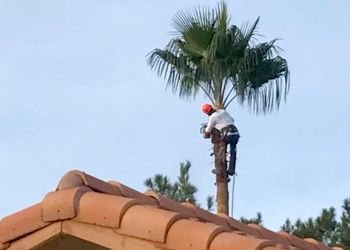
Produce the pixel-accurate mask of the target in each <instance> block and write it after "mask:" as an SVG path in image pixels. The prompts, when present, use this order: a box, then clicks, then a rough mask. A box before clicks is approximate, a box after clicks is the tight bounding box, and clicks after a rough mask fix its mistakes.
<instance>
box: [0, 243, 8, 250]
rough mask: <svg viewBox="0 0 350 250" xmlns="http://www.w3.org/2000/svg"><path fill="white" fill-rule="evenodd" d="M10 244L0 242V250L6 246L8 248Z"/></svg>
mask: <svg viewBox="0 0 350 250" xmlns="http://www.w3.org/2000/svg"><path fill="white" fill-rule="evenodd" d="M9 246H10V244H9V243H1V242H0V250H5V249H6V248H8V247H9Z"/></svg>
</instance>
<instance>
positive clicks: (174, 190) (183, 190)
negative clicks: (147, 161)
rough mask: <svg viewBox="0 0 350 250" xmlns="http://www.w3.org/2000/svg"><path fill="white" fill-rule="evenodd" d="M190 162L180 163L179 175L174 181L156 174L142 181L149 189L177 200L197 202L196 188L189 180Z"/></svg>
mask: <svg viewBox="0 0 350 250" xmlns="http://www.w3.org/2000/svg"><path fill="white" fill-rule="evenodd" d="M190 168H191V162H190V161H186V162H185V163H180V175H179V177H178V180H177V181H176V182H175V183H171V182H170V180H169V178H168V177H167V176H164V175H162V174H156V175H155V176H154V177H153V178H147V179H146V180H145V181H144V184H145V186H146V187H148V189H149V190H151V191H154V192H156V193H159V194H161V195H164V196H166V197H168V198H170V199H172V200H175V201H178V202H185V201H187V202H190V203H192V204H195V205H196V204H197V201H196V198H195V194H196V193H197V191H198V189H197V187H196V186H194V185H193V184H192V183H191V182H190V180H189V179H190V174H189V170H190Z"/></svg>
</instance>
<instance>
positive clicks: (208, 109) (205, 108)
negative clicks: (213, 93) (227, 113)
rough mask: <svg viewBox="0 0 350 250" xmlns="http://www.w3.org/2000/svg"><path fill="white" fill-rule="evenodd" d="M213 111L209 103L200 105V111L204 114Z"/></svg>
mask: <svg viewBox="0 0 350 250" xmlns="http://www.w3.org/2000/svg"><path fill="white" fill-rule="evenodd" d="M213 110H214V108H213V106H212V105H211V104H209V103H205V104H203V105H202V111H203V112H204V113H206V114H209V113H210V112H211V111H213Z"/></svg>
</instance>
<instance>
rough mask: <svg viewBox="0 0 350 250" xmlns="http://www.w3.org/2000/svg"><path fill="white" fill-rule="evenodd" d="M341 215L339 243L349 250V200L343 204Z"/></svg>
mask: <svg viewBox="0 0 350 250" xmlns="http://www.w3.org/2000/svg"><path fill="white" fill-rule="evenodd" d="M342 208H343V213H342V216H341V218H340V223H339V243H340V245H342V246H344V248H345V249H346V250H350V198H348V199H345V200H344V203H343V207H342Z"/></svg>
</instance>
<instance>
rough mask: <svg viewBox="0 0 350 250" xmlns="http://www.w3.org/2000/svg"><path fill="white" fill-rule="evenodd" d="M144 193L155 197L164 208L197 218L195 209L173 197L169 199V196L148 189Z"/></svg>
mask: <svg viewBox="0 0 350 250" xmlns="http://www.w3.org/2000/svg"><path fill="white" fill-rule="evenodd" d="M144 194H145V195H146V196H148V197H152V198H153V199H155V200H156V201H157V203H158V206H159V207H161V208H163V209H167V210H169V211H175V212H178V213H181V214H184V215H185V216H187V217H189V218H196V215H195V213H194V211H193V209H191V208H188V207H186V206H184V205H182V204H181V203H179V202H176V201H174V200H172V199H169V198H167V197H165V196H163V195H160V194H158V193H156V192H153V191H147V192H145V193H144Z"/></svg>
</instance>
